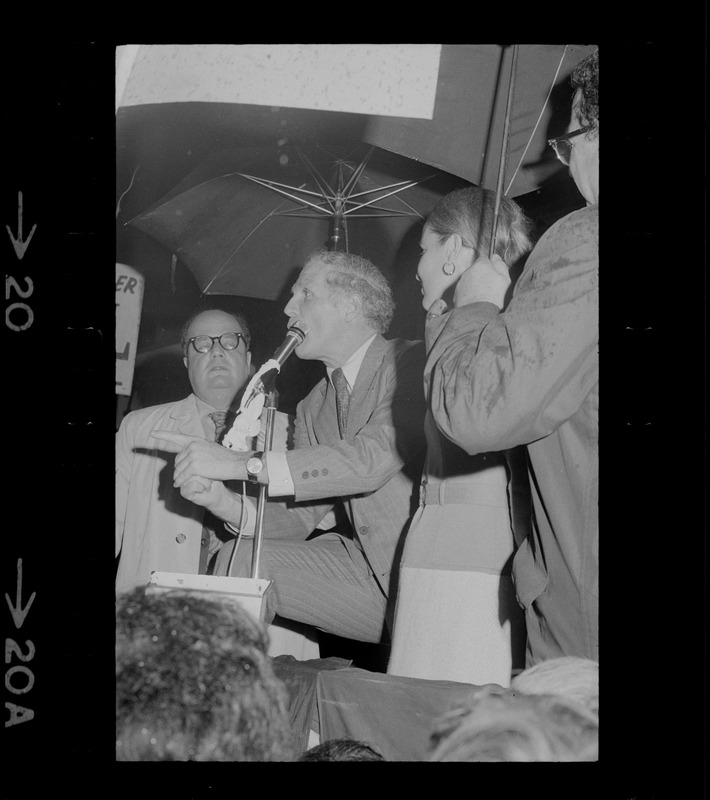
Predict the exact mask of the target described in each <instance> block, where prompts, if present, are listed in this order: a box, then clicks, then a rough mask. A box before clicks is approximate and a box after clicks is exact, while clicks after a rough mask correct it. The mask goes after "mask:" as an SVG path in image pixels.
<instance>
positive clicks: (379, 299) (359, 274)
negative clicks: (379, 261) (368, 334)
mask: <svg viewBox="0 0 710 800" xmlns="http://www.w3.org/2000/svg"><path fill="white" fill-rule="evenodd" d="M316 262H320V263H322V264H323V265H324V266H325V267H327V268H328V271H327V273H326V275H325V282H326V284H327V285H328V286H329V287H330V289H331V291H332V292H334V293H338V294H340V295H341V296H343V295H346V294H351V293H352V294H356V295H358V297H360V298H361V300H362V308H363V314H364V316H365V318H366V319H367V320H368V322H369V323H370V325H371V327H372V328H373V329H374V330H376V331H377V332H378V333H386V332H387V330H388V328H389V326H390V324H391V322H392V317H393V316H394V310H395V304H394V300H393V299H392V289H391V288H390V285H389V283H388V282H387V279H386V278H385V276H384V275H383V274H382V273H381V272H380V270H379V269H378V268H377V267H376V266H375V265H374V264H373V263H372V262H371V261H368V260H367V259H366V258H363V257H362V256H359V255H356V254H355V253H344V252H342V251H340V250H324V249H318V250H314V251H313V252H312V253H311V254H310V255H309V256H308V258H307V259H306V263H305V266H308V265H311V264H314V263H316Z"/></svg>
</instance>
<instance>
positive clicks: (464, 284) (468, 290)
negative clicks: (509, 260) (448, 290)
mask: <svg viewBox="0 0 710 800" xmlns="http://www.w3.org/2000/svg"><path fill="white" fill-rule="evenodd" d="M508 272H509V270H508V265H507V264H506V263H505V261H503V259H502V258H501V257H500V256H496V255H494V256H493V257H492V258H486V257H485V256H482V257H481V258H479V259H477V260H476V261H474V262H473V264H471V266H470V267H469V268H468V269H467V270H466V271H465V272H464V273H463V275H462V276H461V279H460V280H459V282H458V283H457V284H456V291H455V292H454V305H455V306H456V307H457V308H459V307H460V306H467V305H470V304H471V303H493V304H494V305H496V306H498V308H499V309H502V308H503V306H504V305H505V293H506V292H507V291H508V287H509V286H510V275H509V274H508Z"/></svg>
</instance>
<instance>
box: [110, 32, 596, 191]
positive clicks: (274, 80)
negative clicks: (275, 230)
mask: <svg viewBox="0 0 710 800" xmlns="http://www.w3.org/2000/svg"><path fill="white" fill-rule="evenodd" d="M514 47H515V48H517V50H518V58H517V68H516V77H515V93H514V97H513V103H512V105H513V110H512V116H511V119H510V135H509V137H508V139H509V147H508V153H509V155H508V174H507V175H506V176H505V181H504V186H503V189H504V192H505V194H507V195H508V196H511V197H515V196H518V195H520V194H524V193H527V192H530V191H532V190H534V189H536V188H538V187H539V185H540V184H541V183H542V182H543V181H544V180H545V179H546V178H547V177H548V176H549V174H550V169H539V168H538V167H539V165H540V164H541V162H545V163H546V165H547V164H549V165H555V161H554V159H548V158H547V157H548V156H549V152H548V150H549V148H547V138H549V136H551V135H554V134H556V133H558V132H560V131H554V133H550V131H549V129H550V127H551V126H552V125H553V117H554V115H555V113H556V112H557V111H560V112H561V113H562V115H563V116H565V117H567V118H568V112H569V106H568V104H567V102H566V101H567V100H568V98H564V99H563V102H562V106H563V108H556V107H555V103H554V99H555V98H554V96H552V97H551V90H552V89H553V87H555V86H559V85H561V84H562V83H564V81H565V80H566V78H567V77H568V76H569V73H570V72H571V70H572V68H573V67H574V65H575V64H576V63H577V62H578V61H579V60H580V59H581V58H583V57H584V56H585V55H587V54H588V53H590V52H591V51H592V50H593V47H592V46H590V45H560V44H541V45H515V46H513V45H498V44H489V45H478V44H477V45H456V44H453V45H452V44H449V45H402V44H387V45H348V44H338V45H140V46H138V45H128V46H125V47H124V48H119V50H122V51H123V52H121V53H120V54H119V55H118V58H117V76H116V87H117V94H116V96H117V114H119V115H120V114H121V113H122V114H124V115H125V114H126V112H130V111H131V110H132V109H135V108H140V107H141V106H142V105H145V104H148V105H152V104H162V105H174V106H178V105H196V104H198V105H201V106H214V107H217V108H220V109H221V111H220V112H219V113H220V115H221V116H222V117H223V119H224V121H225V124H230V125H232V133H233V134H234V133H235V131H237V130H239V131H240V132H244V131H247V130H248V131H250V132H251V133H255V132H257V129H260V131H259V134H260V135H264V136H269V137H272V138H273V142H272V143H274V144H275V141H276V139H278V138H279V137H280V136H281V135H282V134H283V132H284V129H283V128H281V129H279V128H278V127H277V128H276V129H275V130H274V129H273V128H269V122H270V121H269V120H268V116H269V114H268V112H267V109H269V108H271V109H273V108H274V107H277V108H278V119H272V120H271V121H272V122H276V124H277V126H278V125H282V126H283V125H291V128H292V129H293V128H294V127H299V124H300V123H302V121H303V119H304V114H305V116H306V118H307V119H310V118H312V119H313V120H315V125H317V126H318V127H320V126H322V124H323V118H324V116H325V117H331V118H337V117H344V118H347V117H354V118H356V119H355V120H353V119H349V120H347V121H346V124H347V125H350V126H351V127H352V126H357V127H358V128H359V129H360V133H359V135H360V137H361V140H363V141H366V142H369V143H371V144H374V145H377V146H379V147H382V148H385V149H388V150H391V151H393V152H396V153H400V154H402V155H405V156H407V157H409V158H413V159H416V160H419V161H422V162H424V163H427V164H430V165H432V166H435V167H437V168H438V169H441V170H444V171H446V172H449V173H451V174H453V175H457V176H459V177H462V178H464V179H465V180H467V181H470V182H471V183H474V184H476V185H480V186H484V187H486V188H489V189H495V188H496V184H497V169H498V165H499V163H500V156H501V148H502V145H503V131H504V118H505V112H506V87H507V85H508V82H509V76H510V68H511V63H512V59H513V52H512V51H513V48H514ZM260 106H261V107H262V111H264V112H266V113H263V114H259V113H258V111H259V107H260ZM304 109H310V110H311V111H310V112H308V111H304ZM205 113H206V114H209V113H211V112H210V111H209V110H208V109H205ZM272 117H273V115H272ZM293 122H295V125H294V124H292V123H293ZM565 122H566V119H565ZM325 124H326V125H331V124H336V123H335V122H334V121H333V120H329V121H327V122H326V123H325ZM306 125H307V126H308V125H309V123H308V122H307V123H306ZM555 169H559V167H557V166H555Z"/></svg>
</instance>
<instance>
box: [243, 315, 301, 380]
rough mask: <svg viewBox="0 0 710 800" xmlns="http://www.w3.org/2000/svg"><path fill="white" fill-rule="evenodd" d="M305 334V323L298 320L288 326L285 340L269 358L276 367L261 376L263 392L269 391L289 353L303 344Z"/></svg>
mask: <svg viewBox="0 0 710 800" xmlns="http://www.w3.org/2000/svg"><path fill="white" fill-rule="evenodd" d="M307 334H308V325H306V323H305V322H302V321H301V320H300V319H297V320H295V321H294V322H293V323H292V324H291V325H289V327H288V330H287V331H286V338H285V339H284V340H283V342H281V344H280V345H279V346H278V347H277V348H276V350H275V351H274V355H273V356H272V358H271V360H272V361H275V362H276V364H277V366H273V367H272V368H271V369H268V370H266V372H264V374H263V375H262V376H261V386H262V388H263V390H264V391H265V392H267V391H269V390H270V389H271V386H272V384H273V383H274V381H275V380H276V374H277V373H278V372H279V370H280V369H281V367H282V366H283V365H284V362H285V361H286V359H287V358H288V357H289V356H290V355H291V353H293V351H294V350H295V349H296V348H297V347H298V345H299V344H301V343H302V342H303V340H304V339H305V338H306V335H307ZM267 363H271V362H267ZM255 388H256V387H255Z"/></svg>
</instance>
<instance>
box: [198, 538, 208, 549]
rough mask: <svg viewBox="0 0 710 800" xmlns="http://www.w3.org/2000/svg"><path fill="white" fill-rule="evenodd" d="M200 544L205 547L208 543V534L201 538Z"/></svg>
mask: <svg viewBox="0 0 710 800" xmlns="http://www.w3.org/2000/svg"><path fill="white" fill-rule="evenodd" d="M200 544H201V545H202V546H203V547H204V546H205V545H206V544H207V537H206V536H203V537H202V538H201V539H200Z"/></svg>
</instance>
